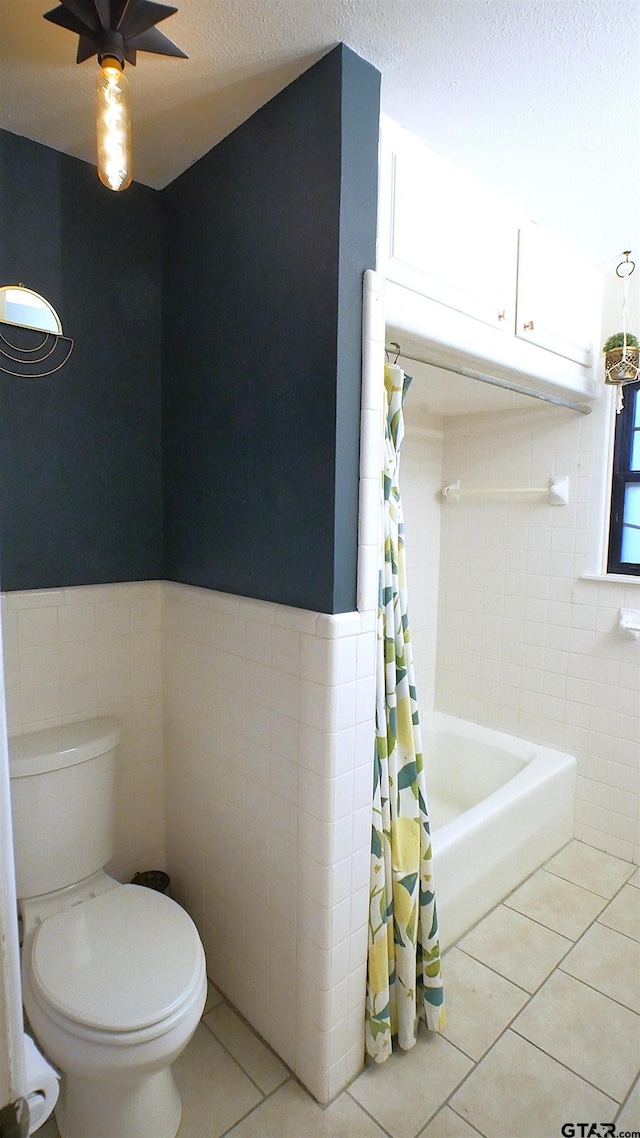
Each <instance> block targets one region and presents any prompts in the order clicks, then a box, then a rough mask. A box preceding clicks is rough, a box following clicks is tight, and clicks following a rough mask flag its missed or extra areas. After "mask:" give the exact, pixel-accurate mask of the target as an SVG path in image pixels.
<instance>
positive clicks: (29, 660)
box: [2, 581, 164, 881]
mask: <svg viewBox="0 0 640 1138" xmlns="http://www.w3.org/2000/svg"><path fill="white" fill-rule="evenodd" d="M161 599H162V598H161V584H160V582H159V581H140V582H132V583H122V584H111V585H78V586H75V587H73V588H64V589H38V590H30V591H25V592H9V593H6V594H3V597H2V604H3V613H2V639H3V650H4V665H5V689H6V699H7V723H8V729H9V734H10V735H21V734H24V733H25V732H28V731H37V730H39V729H40V728H43V727H52V726H54V725H56V724H61V723H72V722H76V721H78V720H82V719H91V718H94V717H95V716H98V715H113V716H115V718H116V719H117V720H118V722H119V723H120V725H121V727H122V742H121V743H120V746H119V748H118V768H117V785H116V829H117V833H116V852H115V857H114V859H113V861H112V862H111V863H110V865H109V866H108V869H109V872H110V873H111V874H113V876H114V877H116V878H118V880H120V881H129V880H130V879H131V877H132V875H133V874H134V873H135V872H136V871H137V870H143V869H152V868H153V869H163V868H164V792H163V782H162V779H163V765H162V707H161V695H162V674H161V672H162V659H161V631H160V628H161V613H160V609H161Z"/></svg>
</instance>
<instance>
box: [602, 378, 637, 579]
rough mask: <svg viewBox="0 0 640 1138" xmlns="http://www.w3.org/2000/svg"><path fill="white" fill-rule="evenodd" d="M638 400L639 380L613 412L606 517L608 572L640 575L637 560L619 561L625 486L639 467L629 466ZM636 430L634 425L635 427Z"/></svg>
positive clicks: (630, 482)
mask: <svg viewBox="0 0 640 1138" xmlns="http://www.w3.org/2000/svg"><path fill="white" fill-rule="evenodd" d="M638 400H640V381H638V382H637V383H629V384H626V385H625V388H624V407H623V409H622V411H620V413H619V414H618V415H616V427H615V441H614V447H613V475H612V479H611V515H610V520H609V555H608V560H607V572H608V573H623V574H625V575H627V576H633V577H640V564H637V563H636V562H631V561H622V560H621V555H622V518H623V514H624V497H625V491H626V488H627V486H629V485H632V484H640V470H631V455H632V448H633V434H634V425H633V424H634V417H635V406H636V402H637V401H638ZM635 429H636V430H637V428H635Z"/></svg>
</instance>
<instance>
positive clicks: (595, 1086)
mask: <svg viewBox="0 0 640 1138" xmlns="http://www.w3.org/2000/svg"><path fill="white" fill-rule="evenodd" d="M509 1030H510V1031H513V1032H514V1033H515V1034H516V1035H517V1036H518V1038H519V1039H522V1040H524V1042H525V1043H529V1044H530V1045H531V1047H535V1049H536V1051H540V1053H541V1054H542V1055H546V1057H547V1059H551V1060H552V1061H553V1062H554V1063H557V1064H558V1066H559V1067H564V1069H565V1071H568V1072H569V1074H570V1075H573V1076H574V1077H575V1078H576V1079H581V1080H582V1082H583V1083H587V1085H588V1086H590V1087H593V1089H594V1091H598V1093H599V1094H601V1095H605V1097H606V1098H608V1099H611V1101H612V1102H615V1103H616V1105H617V1106H618V1108H619V1107H620V1100H619V1099H617V1098H614V1096H613V1095H612V1094H610V1093H609V1092H608V1091H603V1089H602V1087H599V1086H597V1085H596V1083H593V1082H592V1081H591V1079H588V1078H587V1077H586V1075H580V1074H578V1072H577V1071H574V1070H573V1067H569V1066H568V1065H567V1064H566V1063H564V1062H563V1061H562V1059H557V1058H556V1056H555V1055H550V1054H549V1052H548V1051H545V1049H544V1047H541V1046H540V1044H539V1043H535V1042H534V1041H533V1040H532V1039H528V1038H527V1036H526V1035H521V1034H520V1032H519V1031H518V1030H517V1029H516V1028H515V1027H513V1028H511V1027H510V1028H509ZM631 1085H632V1086H633V1085H634V1084H633V1083H632V1084H631Z"/></svg>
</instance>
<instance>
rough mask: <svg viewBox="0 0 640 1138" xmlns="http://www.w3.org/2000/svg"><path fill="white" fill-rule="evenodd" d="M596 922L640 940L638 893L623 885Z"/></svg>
mask: <svg viewBox="0 0 640 1138" xmlns="http://www.w3.org/2000/svg"><path fill="white" fill-rule="evenodd" d="M598 920H599V921H600V923H601V924H603V925H607V927H608V928H610V929H616V931H617V932H619V933H624V935H625V936H631V937H633V939H634V940H640V892H639V891H638V890H637V889H633V888H632V887H631V885H625V887H624V889H621V890H620V892H619V893H618V896H617V897H616V898H615V899H614V900H613V901H612V902H611V904H610V905H607V907H606V909H605V911H604V913H601V914H600V916H599V917H598Z"/></svg>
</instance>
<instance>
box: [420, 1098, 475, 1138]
mask: <svg viewBox="0 0 640 1138" xmlns="http://www.w3.org/2000/svg"><path fill="white" fill-rule="evenodd" d="M419 1138H478V1131H477V1130H475V1129H474V1128H473V1126H469V1123H468V1122H465V1121H464V1118H460V1115H459V1114H456V1112H455V1110H450V1108H449V1107H448V1106H445V1107H443V1108H442V1110H439V1111H438V1113H437V1114H436V1116H435V1118H434V1119H433V1120H432V1121H431V1122H430V1123H429V1125H428V1126H427V1128H426V1130H421V1131H420V1134H419Z"/></svg>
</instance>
